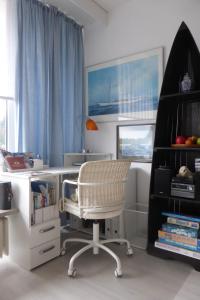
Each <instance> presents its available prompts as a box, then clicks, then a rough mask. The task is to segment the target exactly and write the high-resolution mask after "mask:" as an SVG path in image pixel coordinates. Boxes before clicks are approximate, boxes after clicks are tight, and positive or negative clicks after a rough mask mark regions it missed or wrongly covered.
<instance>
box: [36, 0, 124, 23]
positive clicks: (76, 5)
mask: <svg viewBox="0 0 200 300" xmlns="http://www.w3.org/2000/svg"><path fill="white" fill-rule="evenodd" d="M40 1H41V2H44V3H47V4H51V5H54V6H56V7H58V8H59V9H60V10H61V11H63V12H64V13H65V14H66V15H67V16H69V17H72V18H74V19H75V20H76V21H77V22H78V23H79V24H82V25H88V24H91V23H93V22H101V23H106V21H107V19H108V17H109V13H110V12H111V11H112V10H113V9H115V8H116V7H117V6H119V5H123V3H124V4H125V3H126V2H128V1H130V0H40Z"/></svg>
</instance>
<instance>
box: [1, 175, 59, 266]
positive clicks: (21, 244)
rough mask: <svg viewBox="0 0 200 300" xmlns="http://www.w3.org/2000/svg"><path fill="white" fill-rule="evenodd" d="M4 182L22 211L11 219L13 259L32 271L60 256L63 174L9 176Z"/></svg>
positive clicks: (10, 233) (10, 231)
mask: <svg viewBox="0 0 200 300" xmlns="http://www.w3.org/2000/svg"><path fill="white" fill-rule="evenodd" d="M2 178H4V180H6V181H10V182H11V186H12V192H13V203H12V206H13V207H16V208H17V209H18V213H17V214H16V215H13V216H11V217H10V224H9V257H10V258H11V260H13V261H15V262H16V263H17V264H18V265H20V266H21V267H23V268H25V269H27V270H31V269H33V268H35V267H36V266H39V265H40V264H42V263H44V262H47V261H48V260H50V259H52V258H54V257H56V256H58V255H59V254H60V219H59V209H58V201H59V174H51V173H49V172H48V171H46V172H45V171H44V172H34V174H33V173H30V172H19V173H8V172H7V173H4V174H3V175H2ZM34 189H35V190H34ZM39 212H40V213H39Z"/></svg>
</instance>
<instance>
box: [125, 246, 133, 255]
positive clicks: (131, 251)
mask: <svg viewBox="0 0 200 300" xmlns="http://www.w3.org/2000/svg"><path fill="white" fill-rule="evenodd" d="M126 255H127V256H132V255H133V249H132V248H128V250H127V253H126Z"/></svg>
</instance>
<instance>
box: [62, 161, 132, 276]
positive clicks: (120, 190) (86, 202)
mask: <svg viewBox="0 0 200 300" xmlns="http://www.w3.org/2000/svg"><path fill="white" fill-rule="evenodd" d="M129 167H130V162H129V161H127V160H110V161H109V160H104V161H90V162H86V163H84V164H83V165H82V166H81V168H80V172H79V177H78V181H72V180H64V181H63V209H64V210H65V211H67V212H69V213H71V214H74V215H76V216H78V217H79V218H84V219H92V220H95V221H94V222H93V240H85V239H78V238H72V239H66V240H65V241H64V242H63V248H62V251H61V254H62V255H64V254H65V252H66V244H67V243H69V242H82V243H86V244H88V245H87V246H85V247H83V248H82V249H81V250H79V251H78V252H77V253H76V254H74V255H73V256H72V258H71V260H70V263H69V269H68V275H69V276H72V277H75V276H76V269H75V268H74V261H75V260H76V258H78V257H79V256H80V255H81V254H82V253H84V252H85V251H87V250H88V249H90V248H93V254H98V253H99V248H100V249H103V250H105V251H106V252H108V253H109V254H110V255H111V256H112V257H113V258H114V259H115V260H116V263H117V268H116V270H115V276H116V277H121V276H122V269H121V262H120V259H119V257H118V256H117V255H116V254H115V253H114V252H113V251H112V250H110V249H109V248H108V247H106V246H104V245H105V244H107V243H112V242H118V243H126V245H127V255H132V254H133V250H132V248H131V245H130V243H129V242H128V241H127V240H125V239H109V240H101V241H100V240H99V223H98V222H97V220H100V219H108V218H113V217H116V216H119V215H120V214H121V213H122V210H123V204H124V186H125V182H126V179H127V174H128V170H129ZM66 184H72V185H77V190H76V197H73V198H72V199H73V200H70V199H68V198H67V199H66V198H64V190H65V185H66ZM75 198H76V199H77V201H75Z"/></svg>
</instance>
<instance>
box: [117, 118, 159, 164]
mask: <svg viewBox="0 0 200 300" xmlns="http://www.w3.org/2000/svg"><path fill="white" fill-rule="evenodd" d="M154 138H155V123H145V124H143V123H138V124H131V125H118V126H117V139H116V140H117V155H116V156H117V159H130V160H132V161H137V162H151V161H152V156H153V145H154Z"/></svg>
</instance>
